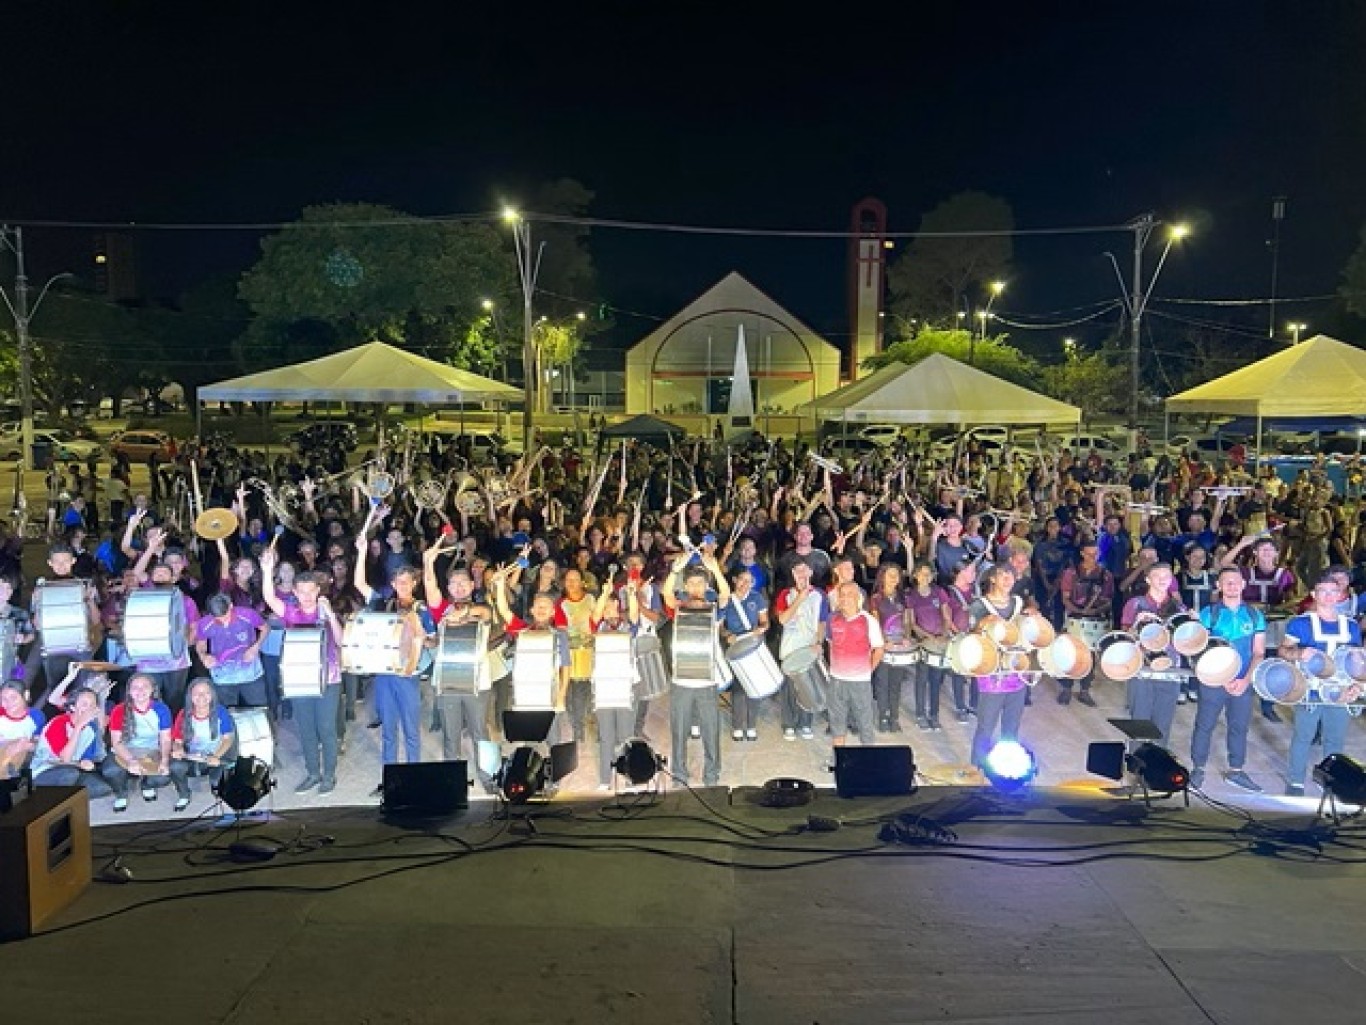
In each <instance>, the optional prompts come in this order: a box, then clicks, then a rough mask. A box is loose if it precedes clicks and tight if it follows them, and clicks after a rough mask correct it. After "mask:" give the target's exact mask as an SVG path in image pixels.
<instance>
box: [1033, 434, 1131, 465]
mask: <svg viewBox="0 0 1366 1025" xmlns="http://www.w3.org/2000/svg"><path fill="white" fill-rule="evenodd" d="M1050 440H1051V442H1052V445H1053V450H1054V451H1061V450H1062V449H1065V448H1066V449H1071V450H1072V454H1073V455H1090V454H1091V453H1093V452H1095V453H1097V454H1098V455H1100V457H1101V458H1102V459H1117V458H1118V457H1120V456H1122V455H1123V454H1124V450H1125V447H1126V446H1124V445H1122V444H1120V443H1119V442H1118V441H1115V439H1114V438H1111V437H1107V436H1106V435H1104V434H1096V433H1094V432H1091V431H1080V432H1076V433H1073V434H1058V435H1053V436H1051V439H1050Z"/></svg>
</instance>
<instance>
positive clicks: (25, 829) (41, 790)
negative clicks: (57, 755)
mask: <svg viewBox="0 0 1366 1025" xmlns="http://www.w3.org/2000/svg"><path fill="white" fill-rule="evenodd" d="M90 874H91V861H90V796H89V794H87V793H86V789H85V787H35V788H34V790H33V792H32V794H30V795H29V797H28V798H27V799H26V800H23V801H20V802H19V803H18V804H16V805H15V806H14V807H13V808H12V809H10V810H9V811H7V812H5V813H4V814H0V940H15V939H21V938H23V937H25V936H32V935H33V934H34V933H35V932H37V931H39V930H40V929H41V928H42V926H43V924H44V923H45V922H47V920H48V919H49V918H51V917H52V916H53V915H55V914H56V913H57V912H58V911H61V910H62V909H63V908H64V907H66V906H67V905H68V904H70V903H71V902H72V901H74V900H75V899H76V898H77V897H79V896H80V895H81V894H82V893H84V892H85V888H86V887H87V886H89V885H90Z"/></svg>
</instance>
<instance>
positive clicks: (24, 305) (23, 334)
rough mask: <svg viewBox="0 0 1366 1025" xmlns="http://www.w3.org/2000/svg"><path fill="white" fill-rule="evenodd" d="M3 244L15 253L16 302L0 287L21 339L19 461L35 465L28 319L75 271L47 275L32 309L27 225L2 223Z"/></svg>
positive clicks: (18, 337)
mask: <svg viewBox="0 0 1366 1025" xmlns="http://www.w3.org/2000/svg"><path fill="white" fill-rule="evenodd" d="M0 245H2V246H4V247H5V248H7V249H8V250H9V251H10V252H12V253H13V254H14V302H13V303H11V302H10V299H9V296H8V295H5V293H4V291H3V289H0V297H2V298H4V300H5V305H6V306H8V307H9V311H10V314H11V315H12V316H13V317H14V334H15V338H16V339H17V340H18V342H19V403H20V410H21V413H20V415H21V416H22V418H23V421H22V426H21V428H20V430H21V431H22V434H23V438H22V440H23V445H24V452H23V455H22V456H21V457H20V461H21V462H22V463H23V464H24V465H26V466H32V465H33V363H32V354H31V349H32V342H31V339H30V337H29V333H28V325H29V321H30V320H32V319H33V314H35V313H37V312H38V307H39V306H41V305H42V304H43V299H44V297H46V295H47V290H48V289H49V288H51V287H52V286H53V285H55V284H56V283H57V282H58V281H62V280H64V279H66V278H70V277H74V275H73V274H70V273H63V274H54V275H53V276H52V277H51V278H49V279H48V282H47V284H45V285H44V286H43V290H42V291H41V292H39V293H38V299H37V301H36V302H35V303H34V304H33V309H32V310H30V309H29V305H28V294H29V284H28V274H27V273H26V272H25V266H24V229H23V228H19V227H15V228H11V227H10V226H9V225H4V226H2V227H0Z"/></svg>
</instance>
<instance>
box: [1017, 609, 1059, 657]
mask: <svg viewBox="0 0 1366 1025" xmlns="http://www.w3.org/2000/svg"><path fill="white" fill-rule="evenodd" d="M1017 622H1018V623H1019V626H1020V643H1021V644H1023V645H1024V646H1025V647H1027V648H1033V649H1035V650H1036V651H1038V650H1041V649H1044V648H1047V647H1048V646H1049V645H1050V644H1052V643H1053V642H1054V641H1055V640H1057V637H1058V631H1057V630H1056V629H1054V627H1053V624H1052V623H1050V622H1049V621H1048V617H1047V616H1045V615H1044V614H1043V613H1042V612H1034V611H1025V612H1021V613H1020V616H1019V619H1018V620H1017Z"/></svg>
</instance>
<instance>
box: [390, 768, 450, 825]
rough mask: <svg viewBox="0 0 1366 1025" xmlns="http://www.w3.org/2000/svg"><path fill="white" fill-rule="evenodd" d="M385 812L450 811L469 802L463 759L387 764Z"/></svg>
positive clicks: (444, 812) (445, 813) (417, 813)
mask: <svg viewBox="0 0 1366 1025" xmlns="http://www.w3.org/2000/svg"><path fill="white" fill-rule="evenodd" d="M383 784H384V789H383V790H382V791H381V793H382V794H383V800H382V803H381V805H380V808H381V810H382V811H383V813H384V814H385V815H414V816H423V815H449V814H451V813H452V812H457V811H460V810H461V809H462V808H468V807H469V806H470V783H469V766H468V763H466V762H463V761H455V762H414V763H412V764H408V765H386V766H385V767H384V778H383Z"/></svg>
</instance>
